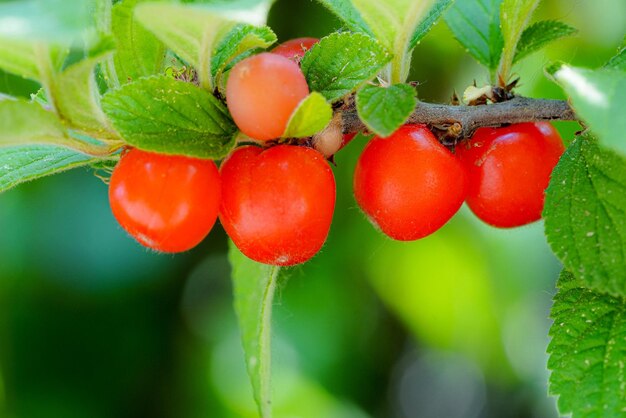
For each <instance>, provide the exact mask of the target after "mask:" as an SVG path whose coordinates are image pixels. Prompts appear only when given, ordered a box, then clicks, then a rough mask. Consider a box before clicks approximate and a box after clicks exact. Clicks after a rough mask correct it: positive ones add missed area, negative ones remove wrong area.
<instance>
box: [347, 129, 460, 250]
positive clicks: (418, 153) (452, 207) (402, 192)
mask: <svg viewBox="0 0 626 418" xmlns="http://www.w3.org/2000/svg"><path fill="white" fill-rule="evenodd" d="M354 196H355V198H356V201H357V203H358V204H359V206H360V207H361V209H362V210H363V212H365V214H366V215H367V217H368V218H369V219H370V221H371V222H372V223H373V224H374V225H375V226H377V227H378V228H380V230H381V231H382V232H384V233H385V234H386V235H388V236H389V237H391V238H393V239H396V240H400V241H412V240H416V239H419V238H423V237H425V236H427V235H430V234H432V233H433V232H435V231H436V230H438V229H439V228H441V227H442V226H443V225H444V224H445V223H446V222H448V220H449V219H450V218H452V216H453V215H454V214H455V213H456V212H457V211H458V210H459V208H460V207H461V205H462V204H463V200H464V199H465V196H466V180H465V172H464V170H463V167H462V165H461V163H460V162H459V161H458V160H457V159H456V158H455V156H454V155H453V154H452V153H451V152H450V151H448V149H446V148H445V147H444V146H443V145H441V144H440V143H439V141H438V140H437V139H436V138H435V136H434V135H433V134H432V132H430V131H429V130H428V128H427V127H426V126H425V125H404V126H402V127H401V128H400V129H398V130H397V131H396V132H394V133H393V134H392V135H391V136H389V137H388V138H381V137H374V138H373V139H372V140H371V141H370V142H369V143H368V144H367V146H366V147H365V149H364V150H363V153H362V154H361V156H360V158H359V160H358V162H357V166H356V170H355V173H354Z"/></svg>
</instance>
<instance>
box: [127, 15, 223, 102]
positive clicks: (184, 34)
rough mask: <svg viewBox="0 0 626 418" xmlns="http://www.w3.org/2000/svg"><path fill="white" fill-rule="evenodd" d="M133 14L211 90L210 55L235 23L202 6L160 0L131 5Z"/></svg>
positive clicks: (212, 85)
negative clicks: (188, 65)
mask: <svg viewBox="0 0 626 418" xmlns="http://www.w3.org/2000/svg"><path fill="white" fill-rule="evenodd" d="M135 17H136V18H137V20H138V21H139V22H140V23H141V24H142V25H143V26H144V27H145V28H147V29H148V30H149V31H150V32H152V33H153V34H155V35H156V37H157V38H159V39H160V40H161V41H162V42H163V43H165V45H167V47H168V48H170V49H171V50H172V51H174V52H175V53H176V54H178V55H179V56H180V57H181V58H182V59H183V60H185V61H186V62H187V63H188V64H190V65H191V66H193V67H194V68H195V69H196V70H197V71H198V78H199V79H200V82H201V84H202V86H203V87H205V88H206V89H208V90H213V88H214V84H213V78H212V77H211V62H212V57H213V54H214V51H215V48H216V47H217V45H218V44H219V42H220V41H221V39H222V38H223V37H224V36H225V35H226V34H227V33H228V32H229V31H230V30H231V29H232V28H233V26H235V22H232V21H229V20H226V19H225V18H223V17H221V16H219V15H217V14H215V12H211V11H209V10H206V9H203V8H199V7H194V6H183V5H176V4H164V3H144V4H140V5H138V6H137V7H136V8H135Z"/></svg>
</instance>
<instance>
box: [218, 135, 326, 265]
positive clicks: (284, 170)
mask: <svg viewBox="0 0 626 418" xmlns="http://www.w3.org/2000/svg"><path fill="white" fill-rule="evenodd" d="M220 172H221V175H222V182H223V190H224V193H223V196H222V204H221V207H220V221H221V223H222V225H223V226H224V229H225V230H226V232H227V233H228V235H229V236H230V238H231V239H232V240H233V242H234V243H235V245H236V246H237V248H239V249H240V250H241V252H242V253H244V254H245V255H246V256H248V257H249V258H251V259H253V260H255V261H258V262H261V263H265V264H273V265H280V266H290V265H294V264H299V263H303V262H305V261H307V260H308V259H310V258H311V257H313V256H314V255H315V254H316V253H317V252H318V251H319V250H320V248H321V247H322V245H323V244H324V241H325V240H326V237H327V235H328V231H329V229H330V224H331V221H332V217H333V211H334V208H335V178H334V176H333V173H332V170H331V169H330V167H329V166H328V164H327V163H326V160H325V159H324V157H323V156H322V155H321V154H320V153H319V152H317V151H315V150H313V149H311V148H305V147H298V146H291V145H278V146H275V147H272V148H269V149H266V150H263V149H261V148H258V147H255V146H245V147H241V148H239V149H237V150H235V151H234V152H233V153H232V154H231V155H230V156H229V157H228V158H227V159H226V160H225V161H224V162H223V163H222V166H221V168H220Z"/></svg>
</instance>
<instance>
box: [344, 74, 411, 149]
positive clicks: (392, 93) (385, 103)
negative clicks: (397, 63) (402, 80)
mask: <svg viewBox="0 0 626 418" xmlns="http://www.w3.org/2000/svg"><path fill="white" fill-rule="evenodd" d="M415 94H416V93H415V89H414V88H413V87H411V86H409V85H408V84H394V85H393V86H390V87H378V86H366V87H364V88H363V89H361V90H359V92H358V93H357V95H356V108H357V111H358V113H359V117H360V118H361V120H362V121H363V123H365V126H367V127H368V129H369V130H370V131H372V132H374V133H375V134H376V135H378V136H381V137H387V136H389V135H391V134H392V133H394V132H395V131H396V130H397V129H398V128H399V127H400V126H402V125H403V124H404V123H405V122H406V121H407V119H408V118H409V116H411V113H412V112H413V110H414V109H415V106H416V105H417V98H416V97H415Z"/></svg>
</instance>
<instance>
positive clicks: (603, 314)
mask: <svg viewBox="0 0 626 418" xmlns="http://www.w3.org/2000/svg"><path fill="white" fill-rule="evenodd" d="M557 287H558V291H557V294H556V296H555V297H554V305H553V306H552V310H551V313H550V316H551V318H552V319H553V320H554V323H553V324H552V327H551V328H550V336H551V337H552V341H551V342H550V345H549V346H548V354H549V355H550V359H549V360H548V368H549V369H550V370H551V371H552V373H551V375H550V393H551V394H552V395H555V396H558V397H559V399H558V407H559V411H560V412H561V414H563V415H566V414H572V416H573V417H574V418H600V417H607V418H608V417H621V416H623V415H624V409H625V408H626V391H625V390H624V387H626V374H625V373H624V359H625V358H626V300H625V299H624V298H621V297H613V296H609V295H606V294H602V293H599V292H595V291H593V290H589V289H587V288H586V287H585V285H584V284H583V283H581V282H580V281H578V280H577V279H576V278H575V277H574V276H573V275H572V274H571V273H569V272H567V271H563V272H562V273H561V277H560V278H559V281H558V283H557Z"/></svg>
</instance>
